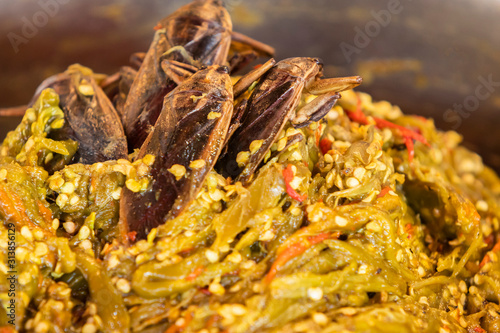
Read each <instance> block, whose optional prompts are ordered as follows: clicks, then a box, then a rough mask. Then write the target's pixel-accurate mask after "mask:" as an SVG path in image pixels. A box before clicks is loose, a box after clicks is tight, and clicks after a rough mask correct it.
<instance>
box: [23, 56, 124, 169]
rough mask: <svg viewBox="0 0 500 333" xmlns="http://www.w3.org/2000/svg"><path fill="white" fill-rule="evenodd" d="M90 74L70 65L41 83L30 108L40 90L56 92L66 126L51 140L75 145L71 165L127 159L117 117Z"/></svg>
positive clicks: (85, 70) (81, 68)
mask: <svg viewBox="0 0 500 333" xmlns="http://www.w3.org/2000/svg"><path fill="white" fill-rule="evenodd" d="M93 75H94V74H93V73H92V71H91V70H90V69H88V68H85V67H83V66H80V65H72V66H70V67H69V68H68V70H67V71H66V72H64V73H61V74H57V75H54V76H52V77H50V78H48V79H46V80H45V81H44V82H42V84H41V85H40V86H39V88H38V89H37V91H36V93H35V97H33V99H32V101H31V103H30V106H31V105H33V103H34V102H35V101H36V99H37V98H38V96H39V94H40V93H41V92H42V90H44V89H46V88H52V89H54V90H55V91H56V93H57V94H58V95H59V99H60V102H59V106H60V107H61V109H62V110H63V112H64V118H65V123H64V126H63V127H62V128H61V129H59V130H53V131H52V132H51V138H54V139H56V140H67V139H72V140H75V141H77V142H78V151H77V153H76V155H75V157H74V162H76V163H78V162H79V163H83V164H93V163H97V162H104V161H108V160H116V159H120V158H127V153H128V149H127V140H126V138H125V133H124V131H123V127H122V124H121V122H120V118H119V116H118V114H117V112H116V110H115V108H114V107H113V104H112V103H111V101H110V100H109V99H108V97H107V96H106V94H105V93H104V91H103V90H102V89H101V87H100V86H99V85H98V84H97V83H96V80H95V79H94V77H93Z"/></svg>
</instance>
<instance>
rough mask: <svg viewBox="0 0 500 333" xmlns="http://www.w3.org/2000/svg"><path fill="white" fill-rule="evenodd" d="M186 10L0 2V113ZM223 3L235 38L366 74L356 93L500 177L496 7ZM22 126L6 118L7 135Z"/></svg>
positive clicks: (0, 128) (335, 0) (331, 72)
mask: <svg viewBox="0 0 500 333" xmlns="http://www.w3.org/2000/svg"><path fill="white" fill-rule="evenodd" d="M188 2H189V1H183V0H161V1H160V0H141V1H133V0H86V1H83V0H33V1H27V0H0V108H6V107H11V106H16V105H22V104H26V103H27V102H28V101H29V100H30V98H31V96H32V94H33V92H34V90H35V89H36V87H37V86H38V84H39V83H40V82H41V81H42V80H43V79H44V78H46V77H47V76H49V75H52V74H54V73H57V72H61V71H63V70H64V69H65V68H66V67H67V66H68V65H70V64H72V63H75V62H79V63H81V64H83V65H86V66H89V67H91V68H93V69H94V70H95V71H96V72H103V73H113V72H114V71H116V70H117V69H118V68H119V67H120V66H121V65H126V64H128V59H129V56H130V54H131V53H133V52H137V51H146V50H147V48H148V46H149V44H150V42H151V39H152V36H153V27H154V26H155V24H156V22H157V21H158V20H159V19H160V18H162V17H163V16H166V15H167V14H168V13H170V12H172V11H173V10H175V9H176V8H178V7H179V6H181V5H183V4H185V3H188ZM225 2H226V7H227V8H228V10H229V12H230V13H231V15H232V18H233V23H234V30H236V31H239V32H242V33H245V34H247V35H249V36H251V37H253V38H256V39H258V40H261V41H263V42H265V43H268V44H271V45H273V46H274V47H275V48H276V51H277V54H276V58H277V59H282V58H286V57H291V56H315V57H320V58H322V59H323V61H324V63H325V75H326V76H341V75H354V74H359V75H362V76H363V77H364V83H363V85H362V86H361V87H360V88H359V89H360V90H362V91H366V92H368V93H370V94H372V95H373V97H374V99H377V100H380V99H386V100H389V101H390V102H392V103H394V104H397V105H399V106H400V107H401V108H402V109H403V111H404V112H406V113H414V114H420V115H423V116H427V117H433V118H434V119H435V121H436V124H437V126H438V127H439V128H441V129H444V130H448V129H456V130H457V131H458V132H460V133H462V134H463V135H464V138H465V142H466V144H467V145H468V146H469V147H470V148H472V149H474V150H475V151H477V152H479V153H480V154H481V155H482V156H483V157H484V160H485V161H486V163H488V164H489V165H491V166H493V167H495V168H496V169H497V170H500V131H499V130H498V128H500V94H499V91H500V34H499V33H498V31H500V20H499V19H498V17H500V1H498V0H442V1H435V0H420V1H411V0H400V1H398V0H388V1H386V0H379V1H362V0H353V1H340V0H308V1H304V0H274V1H272V0H226V1H225ZM488 82H489V83H488ZM453 109H455V111H453ZM19 120H20V118H12V119H9V118H6V117H3V118H1V117H0V139H3V137H4V136H5V134H6V133H7V131H8V130H10V129H12V128H14V127H15V125H16V124H17V123H18V122H19Z"/></svg>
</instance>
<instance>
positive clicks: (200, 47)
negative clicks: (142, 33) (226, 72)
mask: <svg viewBox="0 0 500 333" xmlns="http://www.w3.org/2000/svg"><path fill="white" fill-rule="evenodd" d="M159 27H160V29H159V30H157V31H156V34H155V37H154V39H153V42H152V44H151V46H150V48H149V50H148V52H147V54H146V56H145V58H144V60H143V62H142V65H141V67H140V69H139V72H138V74H137V77H136V79H135V80H134V83H133V84H132V87H131V88H130V92H129V95H128V98H127V101H126V103H125V106H124V116H123V123H124V128H125V132H126V133H127V138H128V140H129V148H130V149H134V148H139V147H140V146H141V145H142V143H143V142H144V140H145V139H146V137H147V135H148V134H149V132H150V131H151V130H152V128H153V126H154V124H155V122H156V119H157V118H158V116H159V114H160V112H161V109H162V105H163V98H164V97H165V96H166V95H167V94H168V93H169V92H170V91H172V89H174V88H175V86H176V85H175V83H174V82H173V81H172V80H170V79H168V77H167V76H166V75H165V73H164V71H163V70H162V67H161V61H162V60H163V59H168V60H175V61H180V62H185V63H190V64H192V65H196V66H197V67H199V66H201V65H223V64H224V63H225V62H226V58H227V54H228V52H229V46H230V43H231V30H232V22H231V18H230V16H229V14H228V12H227V11H226V10H225V9H224V7H222V3H221V2H220V1H218V0H209V1H195V2H192V3H190V4H188V5H186V6H183V7H181V8H179V9H178V10H177V11H175V12H174V13H173V14H171V15H169V16H167V17H166V18H164V19H163V20H162V21H161V22H160V23H159Z"/></svg>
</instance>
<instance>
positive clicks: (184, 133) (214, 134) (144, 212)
mask: <svg viewBox="0 0 500 333" xmlns="http://www.w3.org/2000/svg"><path fill="white" fill-rule="evenodd" d="M232 113H233V87H232V84H231V79H230V77H229V74H228V69H227V68H226V67H221V66H209V67H208V68H206V69H203V70H200V71H198V72H196V73H195V74H194V75H193V76H191V77H190V78H189V79H187V80H186V81H184V82H183V83H182V84H181V85H179V86H178V87H177V88H175V89H174V90H173V91H172V92H171V93H170V94H168V95H167V96H166V97H165V101H164V103H163V109H162V112H161V114H160V117H159V118H158V121H157V123H156V126H155V127H154V129H153V131H152V132H151V133H150V135H149V136H148V138H147V139H146V141H145V142H144V144H143V146H142V147H141V149H140V151H139V154H138V156H137V158H138V159H139V158H143V157H144V156H146V155H148V154H150V155H154V156H156V158H155V160H154V163H153V165H152V166H151V168H152V172H151V176H152V178H153V179H154V181H153V183H152V185H151V186H150V188H149V189H148V190H147V191H145V192H144V193H140V192H133V191H131V190H130V189H128V188H125V189H124V191H123V193H122V197H121V201H120V216H121V219H122V223H123V224H124V225H125V227H128V228H129V230H131V231H135V232H137V236H138V238H144V237H145V236H146V235H147V234H148V232H149V230H151V229H152V228H154V227H156V226H158V225H159V224H162V223H164V222H165V220H168V219H169V218H171V217H175V216H177V215H178V214H179V213H180V212H181V211H182V210H183V209H184V208H185V207H186V205H188V204H189V203H190V202H191V201H192V200H193V199H194V198H195V197H196V194H197V193H198V191H199V189H200V187H201V185H202V184H203V181H204V180H205V177H206V176H207V174H208V172H209V171H210V170H211V169H212V167H213V165H214V164H215V162H216V160H217V158H218V156H219V154H220V152H221V150H222V147H223V144H224V138H225V136H226V133H227V130H228V128H229V123H230V121H231V116H232ZM193 161H199V163H194V164H197V165H196V166H194V165H193V164H192V162H193Z"/></svg>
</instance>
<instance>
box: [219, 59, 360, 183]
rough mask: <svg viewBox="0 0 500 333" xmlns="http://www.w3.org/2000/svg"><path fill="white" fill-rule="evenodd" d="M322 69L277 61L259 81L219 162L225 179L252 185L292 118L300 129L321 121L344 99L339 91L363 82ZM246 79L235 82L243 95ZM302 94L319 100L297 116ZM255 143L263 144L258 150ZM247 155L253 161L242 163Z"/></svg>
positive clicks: (314, 62)
mask: <svg viewBox="0 0 500 333" xmlns="http://www.w3.org/2000/svg"><path fill="white" fill-rule="evenodd" d="M322 69H323V65H322V63H321V61H320V60H319V59H316V58H302V57H300V58H289V59H285V60H282V61H280V62H278V63H277V64H276V65H274V66H273V67H272V68H271V69H270V70H269V71H267V72H266V73H265V74H264V75H263V76H262V77H261V78H260V80H259V82H258V84H257V86H256V87H255V89H254V90H253V92H252V94H251V96H250V98H249V99H248V101H246V100H242V101H241V102H240V105H237V106H236V110H239V111H238V112H242V115H241V117H240V118H241V120H238V119H234V120H235V121H236V123H234V122H233V124H232V125H231V126H232V128H237V129H236V130H235V132H234V135H233V136H232V137H231V138H230V139H229V141H228V144H227V154H226V155H225V156H223V158H222V159H221V160H220V161H219V162H218V164H219V167H220V169H222V170H223V172H224V173H225V174H226V175H229V176H231V177H237V179H238V180H240V181H242V182H243V183H247V182H248V181H250V180H251V178H252V175H253V174H254V172H255V170H256V169H257V167H258V166H259V164H260V162H261V161H262V160H263V159H264V156H265V154H266V152H267V151H268V150H269V147H270V146H271V145H272V144H273V143H274V142H275V140H276V138H277V136H278V134H279V133H280V131H281V130H282V129H283V127H284V126H285V123H286V122H287V120H289V119H291V122H292V125H293V126H294V127H297V128H298V127H303V126H306V125H308V124H309V123H311V122H313V121H318V120H320V119H321V118H323V117H324V116H325V115H326V114H327V113H328V111H329V110H330V109H331V108H332V107H333V105H334V104H335V102H336V101H337V100H338V99H339V98H340V95H339V94H338V92H340V91H343V90H346V89H352V88H354V87H356V86H358V85H359V84H361V81H362V80H361V78H360V77H359V76H353V77H345V78H331V79H320V77H321V76H322ZM244 80H246V81H247V82H246V83H245V84H243V83H242V86H243V87H239V83H237V84H236V87H238V93H240V92H241V91H242V90H243V89H244V87H247V86H248V81H249V80H247V79H246V78H245V77H244V78H242V79H241V80H240V81H241V82H243V81H244ZM303 91H306V92H308V93H310V94H313V95H319V96H318V97H316V98H315V99H314V100H312V101H311V102H310V103H308V104H306V105H304V106H303V107H302V108H300V109H299V110H297V112H296V113H294V111H295V109H296V108H297V106H298V105H299V102H300V97H301V95H302V92H303ZM241 104H242V105H243V107H241ZM241 108H243V110H241ZM235 114H236V113H235ZM233 118H237V117H233ZM252 142H257V143H258V144H255V145H254V147H253V148H254V149H252V147H251V144H252ZM257 146H258V147H257ZM255 147H257V148H256V149H255ZM242 152H243V153H245V152H246V153H248V154H247V155H248V159H246V158H245V159H239V160H243V161H240V163H237V162H236V160H237V156H238V154H240V153H242Z"/></svg>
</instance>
